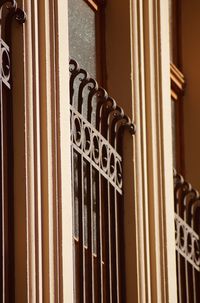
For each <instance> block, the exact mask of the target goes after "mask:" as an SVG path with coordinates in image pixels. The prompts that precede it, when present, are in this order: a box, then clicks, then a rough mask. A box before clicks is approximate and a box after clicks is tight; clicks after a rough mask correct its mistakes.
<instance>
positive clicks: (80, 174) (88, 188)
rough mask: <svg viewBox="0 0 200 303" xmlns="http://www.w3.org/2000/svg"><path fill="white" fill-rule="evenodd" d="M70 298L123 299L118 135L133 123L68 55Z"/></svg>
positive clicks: (120, 145)
mask: <svg viewBox="0 0 200 303" xmlns="http://www.w3.org/2000/svg"><path fill="white" fill-rule="evenodd" d="M70 104H71V105H70V111H71V157H72V195H73V199H72V200H73V218H74V223H73V225H74V231H73V238H74V271H75V282H74V285H75V301H76V302H81V303H86V302H125V301H126V299H125V276H124V266H123V263H124V230H123V208H124V203H123V134H124V131H125V129H128V130H129V131H130V133H131V134H134V133H135V126H134V124H132V123H131V121H130V119H129V118H128V117H127V116H126V115H125V114H124V112H123V109H122V108H121V107H119V106H118V105H117V104H116V102H115V100H113V99H112V98H111V97H109V96H108V94H107V92H106V91H105V90H104V89H103V88H101V87H99V86H98V84H97V82H96V81H95V80H94V79H92V78H91V77H90V76H89V74H88V73H87V72H86V71H85V70H84V69H82V68H80V67H79V65H78V63H77V62H76V61H75V60H73V59H71V60H70Z"/></svg>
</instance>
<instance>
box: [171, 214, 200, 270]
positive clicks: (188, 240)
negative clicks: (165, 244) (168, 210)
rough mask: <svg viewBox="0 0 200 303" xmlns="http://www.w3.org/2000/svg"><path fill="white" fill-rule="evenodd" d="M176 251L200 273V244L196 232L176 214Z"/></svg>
mask: <svg viewBox="0 0 200 303" xmlns="http://www.w3.org/2000/svg"><path fill="white" fill-rule="evenodd" d="M175 232H176V238H175V240H176V250H177V251H178V252H179V253H180V254H181V255H182V256H183V257H184V258H185V259H186V260H187V261H188V262H190V264H191V265H192V266H193V267H194V268H195V269H196V270H198V271H200V242H199V236H198V234H197V233H195V231H194V230H193V229H192V228H191V227H190V226H189V225H188V224H187V223H186V222H185V221H184V220H183V219H181V218H180V217H179V216H178V215H177V214H175Z"/></svg>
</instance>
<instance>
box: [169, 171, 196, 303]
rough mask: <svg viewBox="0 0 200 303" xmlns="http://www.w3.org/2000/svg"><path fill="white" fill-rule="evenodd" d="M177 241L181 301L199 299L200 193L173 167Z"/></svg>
mask: <svg viewBox="0 0 200 303" xmlns="http://www.w3.org/2000/svg"><path fill="white" fill-rule="evenodd" d="M174 208H175V217H174V219H175V244H176V260H177V285H178V299H179V302H199V300H200V290H199V283H200V195H199V192H198V191H197V190H195V189H194V188H193V186H192V185H191V184H190V183H188V182H187V181H185V179H184V178H183V176H181V175H180V174H178V173H177V172H176V171H175V170H174Z"/></svg>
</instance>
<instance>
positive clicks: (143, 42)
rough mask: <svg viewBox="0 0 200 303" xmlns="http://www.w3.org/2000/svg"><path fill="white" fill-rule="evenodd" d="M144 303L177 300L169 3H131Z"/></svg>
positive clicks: (141, 296) (141, 293)
mask: <svg viewBox="0 0 200 303" xmlns="http://www.w3.org/2000/svg"><path fill="white" fill-rule="evenodd" d="M132 45H133V48H132V59H133V93H134V96H135V100H134V108H135V120H136V125H137V136H136V176H137V178H136V201H137V205H136V225H137V234H138V239H137V240H138V267H139V270H138V273H139V278H138V289H139V290H138V292H139V302H152V303H154V302H173V303H174V302H176V301H177V294H176V266H175V240H174V235H175V233H174V203H173V175H172V144H171V142H172V139H171V104H170V72H169V68H170V65H169V20H168V1H162V0H154V1H150V0H149V1H137V0H136V1H134V0H133V1H132Z"/></svg>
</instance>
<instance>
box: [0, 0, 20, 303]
mask: <svg viewBox="0 0 200 303" xmlns="http://www.w3.org/2000/svg"><path fill="white" fill-rule="evenodd" d="M0 15H1V16H0V19H1V25H0V27H1V28H0V34H1V36H0V254H1V259H0V302H2V303H5V302H15V298H14V294H15V281H14V280H15V267H14V181H13V100H12V81H13V79H12V72H11V65H12V64H11V57H12V56H11V42H12V37H11V33H12V30H11V24H12V18H13V17H14V18H15V19H16V20H17V21H18V23H23V22H24V21H25V19H26V14H25V13H24V11H23V10H21V9H20V8H18V6H17V2H16V1H15V0H10V1H5V0H0Z"/></svg>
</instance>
